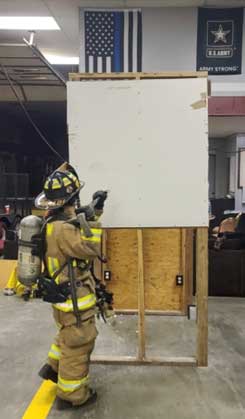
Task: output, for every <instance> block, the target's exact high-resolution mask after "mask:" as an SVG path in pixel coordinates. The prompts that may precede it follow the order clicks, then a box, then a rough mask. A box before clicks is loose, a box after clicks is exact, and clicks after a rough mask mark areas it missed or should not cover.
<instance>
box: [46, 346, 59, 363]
mask: <svg viewBox="0 0 245 419" xmlns="http://www.w3.org/2000/svg"><path fill="white" fill-rule="evenodd" d="M48 357H49V358H51V359H54V360H55V361H59V359H60V348H59V347H58V346H57V345H55V344H54V343H53V344H52V345H51V348H50V350H49V353H48Z"/></svg>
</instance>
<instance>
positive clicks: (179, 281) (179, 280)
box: [176, 275, 184, 287]
mask: <svg viewBox="0 0 245 419" xmlns="http://www.w3.org/2000/svg"><path fill="white" fill-rule="evenodd" d="M176 285H177V287H183V285H184V277H183V275H176Z"/></svg>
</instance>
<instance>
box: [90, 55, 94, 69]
mask: <svg viewBox="0 0 245 419" xmlns="http://www.w3.org/2000/svg"><path fill="white" fill-rule="evenodd" d="M89 72H90V73H93V72H94V57H93V56H91V55H90V56H89Z"/></svg>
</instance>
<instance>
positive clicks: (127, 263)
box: [106, 229, 138, 309]
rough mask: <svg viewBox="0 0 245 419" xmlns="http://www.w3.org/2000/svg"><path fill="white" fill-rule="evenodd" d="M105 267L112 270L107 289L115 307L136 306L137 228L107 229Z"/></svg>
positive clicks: (126, 307) (127, 307) (132, 307)
mask: <svg viewBox="0 0 245 419" xmlns="http://www.w3.org/2000/svg"><path fill="white" fill-rule="evenodd" d="M106 249H107V250H106V256H107V269H109V270H110V271H111V272H112V280H111V282H110V283H108V289H110V290H111V291H112V292H113V293H114V301H115V308H116V309H136V308H137V307H138V294H137V287H138V262H137V230H133V229H130V230H126V229H113V230H107V240H106Z"/></svg>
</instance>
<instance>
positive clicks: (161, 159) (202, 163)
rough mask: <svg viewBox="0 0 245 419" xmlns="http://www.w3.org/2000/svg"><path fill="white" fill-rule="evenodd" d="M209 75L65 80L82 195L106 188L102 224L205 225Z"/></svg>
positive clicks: (72, 149)
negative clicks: (207, 77) (106, 193)
mask: <svg viewBox="0 0 245 419" xmlns="http://www.w3.org/2000/svg"><path fill="white" fill-rule="evenodd" d="M206 93H207V80H206V79H205V78H193V79H184V78H182V79H154V80H119V81H108V80H107V81H84V82H83V81H82V82H69V83H68V128H69V150H70V161H71V163H72V164H74V165H75V167H76V169H77V170H78V172H79V175H80V178H81V179H82V180H84V181H85V182H86V186H85V188H84V190H83V191H82V192H81V201H82V202H84V203H87V202H88V201H90V200H91V195H92V192H94V191H96V190H98V189H107V190H109V191H110V193H109V198H108V201H107V204H106V208H105V213H104V215H103V225H104V226H105V227H175V226H179V227H181V226H183V227H188V226H208V126H207V125H208V124H207V107H206V101H205V95H206Z"/></svg>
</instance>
